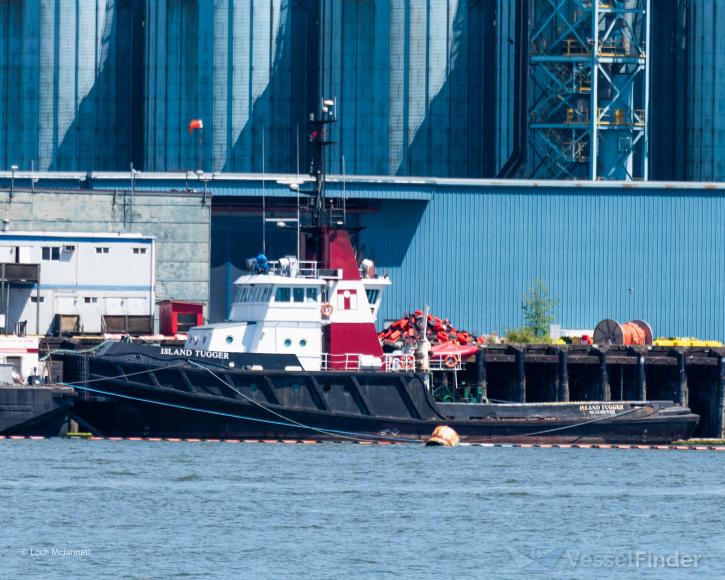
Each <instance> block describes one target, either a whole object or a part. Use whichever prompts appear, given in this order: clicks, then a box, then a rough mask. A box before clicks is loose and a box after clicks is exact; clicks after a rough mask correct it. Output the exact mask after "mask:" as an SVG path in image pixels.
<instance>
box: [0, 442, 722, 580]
mask: <svg viewBox="0 0 725 580" xmlns="http://www.w3.org/2000/svg"><path fill="white" fill-rule="evenodd" d="M0 454H2V464H1V465H2V477H1V478H0V578H3V579H4V578H115V577H123V578H331V579H338V578H396V579H397V578H401V577H404V578H436V579H439V578H450V577H459V578H492V577H493V578H499V577H501V578H521V577H544V578H545V577H556V578H562V577H563V578H601V577H604V576H607V577H622V578H625V577H627V578H628V577H632V576H633V575H642V576H645V577H651V578H682V577H687V576H690V575H691V576H695V575H696V576H698V577H707V578H725V540H723V520H724V517H723V516H724V515H725V484H724V483H723V481H724V480H725V469H724V468H723V466H724V464H725V454H719V453H717V452H695V451H685V452H676V451H633V450H596V449H592V450H589V449H512V448H481V447H459V448H455V449H442V448H423V447H418V446H379V447H377V446H360V445H353V444H332V443H328V444H323V445H316V446H306V445H282V444H278V445H265V444H232V443H161V442H159V443H157V442H130V441H121V442H114V441H69V440H45V441H0ZM695 563H696V564H697V567H695Z"/></svg>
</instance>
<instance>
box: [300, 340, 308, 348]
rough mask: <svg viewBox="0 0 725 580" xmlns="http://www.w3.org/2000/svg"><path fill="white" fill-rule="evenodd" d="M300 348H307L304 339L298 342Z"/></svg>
mask: <svg viewBox="0 0 725 580" xmlns="http://www.w3.org/2000/svg"><path fill="white" fill-rule="evenodd" d="M300 346H301V347H305V346H307V341H306V340H305V339H304V338H303V339H302V340H300Z"/></svg>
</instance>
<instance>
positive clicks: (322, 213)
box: [309, 99, 337, 228]
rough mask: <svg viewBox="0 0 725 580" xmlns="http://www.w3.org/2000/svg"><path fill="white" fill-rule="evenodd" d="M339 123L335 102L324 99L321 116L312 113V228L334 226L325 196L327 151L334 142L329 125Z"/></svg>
mask: <svg viewBox="0 0 725 580" xmlns="http://www.w3.org/2000/svg"><path fill="white" fill-rule="evenodd" d="M335 121H337V118H336V112H335V101H334V100H333V99H324V100H323V101H322V107H321V108H320V113H319V115H315V113H310V125H311V127H312V132H311V134H310V143H311V144H312V147H311V149H312V159H311V162H310V175H311V176H312V177H314V178H315V191H314V199H313V200H312V204H311V216H310V218H311V219H310V224H309V225H310V226H311V227H316V228H319V227H324V226H329V225H333V220H331V219H330V208H329V207H328V204H327V199H326V195H325V177H326V167H325V166H326V162H325V161H326V160H325V149H326V148H327V147H328V146H330V145H332V144H333V143H334V141H331V140H329V130H328V125H331V124H332V123H334V122H335Z"/></svg>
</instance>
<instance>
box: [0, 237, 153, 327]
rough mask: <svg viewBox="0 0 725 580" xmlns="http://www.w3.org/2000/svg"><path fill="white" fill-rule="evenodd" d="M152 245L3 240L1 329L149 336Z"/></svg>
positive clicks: (147, 240)
mask: <svg viewBox="0 0 725 580" xmlns="http://www.w3.org/2000/svg"><path fill="white" fill-rule="evenodd" d="M155 285H156V271H155V241H154V238H153V237H149V236H143V235H140V234H121V233H119V234H115V233H108V234H102V233H101V234H99V233H93V234H89V233H68V232H64V233H51V232H0V313H1V314H2V316H0V323H1V324H0V327H1V326H4V327H5V330H6V332H9V333H13V332H17V333H20V334H23V333H25V332H27V333H29V334H40V335H45V334H60V333H86V334H100V333H125V332H130V333H140V334H143V333H151V332H153V317H154V308H155Z"/></svg>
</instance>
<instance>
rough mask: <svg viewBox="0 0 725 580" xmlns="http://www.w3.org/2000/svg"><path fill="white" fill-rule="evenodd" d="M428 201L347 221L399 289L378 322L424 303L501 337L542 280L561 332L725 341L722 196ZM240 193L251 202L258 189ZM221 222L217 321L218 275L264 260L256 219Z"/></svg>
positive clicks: (536, 193)
mask: <svg viewBox="0 0 725 580" xmlns="http://www.w3.org/2000/svg"><path fill="white" fill-rule="evenodd" d="M381 187H384V184H381ZM391 187H392V186H391ZM407 187H408V188H409V189H411V190H417V189H418V187H419V186H416V185H415V184H411V185H408V186H407ZM430 188H431V190H432V191H430V193H432V196H431V197H432V199H430V201H424V200H419V201H415V200H410V199H408V200H385V199H383V200H380V199H378V200H370V201H368V202H367V204H368V205H367V207H368V210H367V211H363V212H358V213H354V214H349V215H351V216H353V223H357V224H359V225H362V226H364V227H365V229H364V230H363V231H362V233H361V238H360V239H361V244H362V248H363V253H364V254H365V255H366V256H367V257H371V258H373V259H374V260H375V262H376V265H377V269H378V271H379V272H382V271H387V272H388V273H389V274H390V277H391V278H392V280H393V287H392V289H391V290H389V291H387V292H388V294H387V295H386V298H385V301H384V304H383V309H382V311H381V316H382V317H383V318H388V319H391V318H397V317H399V316H401V315H402V313H403V312H404V311H406V310H407V311H410V310H412V309H415V308H420V307H422V306H423V305H424V304H426V303H428V304H429V305H430V306H431V308H432V310H433V312H436V313H438V314H441V315H444V316H446V317H448V318H450V319H451V320H453V321H454V322H455V323H456V324H458V325H460V326H463V327H466V328H469V329H472V330H476V331H478V332H493V331H498V332H500V333H503V332H505V331H506V329H510V328H515V327H518V326H519V325H520V324H521V323H522V320H521V297H522V294H523V293H524V292H525V291H526V290H527V289H528V288H529V287H530V285H531V284H532V282H533V280H534V279H535V278H537V277H540V278H542V279H543V280H544V281H545V283H546V284H547V285H548V287H549V288H550V290H551V293H552V295H553V296H554V297H556V298H558V299H559V300H560V304H559V306H558V307H557V308H556V311H555V316H556V321H557V322H558V323H560V324H562V325H563V326H564V327H566V328H589V329H592V328H593V327H594V326H595V325H596V324H597V322H599V320H601V319H603V318H614V319H616V320H620V321H627V320H632V319H644V320H647V321H648V322H650V323H651V324H652V326H653V329H654V332H655V333H656V334H657V335H658V336H673V335H674V336H699V337H702V338H712V339H719V340H725V303H723V300H722V297H723V295H724V294H725V228H723V222H724V219H725V189H722V188H721V189H717V190H709V189H702V190H684V189H672V188H671V187H665V186H662V187H661V188H653V189H644V188H637V189H630V188H627V189H625V188H606V187H592V188H581V187H579V188H564V187H541V186H540V185H539V186H537V187H534V186H532V185H526V184H523V183H519V184H513V185H511V186H510V187H503V186H500V185H499V186H493V185H490V186H485V185H480V186H465V187H464V186H454V185H445V184H443V185H441V184H439V185H435V186H430ZM238 189H239V192H240V193H242V194H244V193H245V192H246V193H247V194H252V195H257V194H258V187H257V185H255V184H254V183H253V182H249V183H244V184H239V185H238ZM427 189H428V187H426V190H427ZM328 191H329V192H330V193H332V194H333V195H334V194H335V193H334V192H337V193H338V194H339V191H340V184H335V185H334V186H331V187H330V188H329V190H328ZM215 199H216V200H217V202H219V201H220V200H221V199H222V198H221V197H215ZM226 199H227V200H229V199H230V198H226ZM358 203H360V202H358ZM222 205H224V206H226V203H225V204H222ZM220 207H221V206H220ZM247 211H249V210H247ZM222 214H223V217H222V218H221V221H219V220H220V218H219V217H213V218H212V255H213V256H214V257H215V261H214V274H213V276H212V304H214V303H215V301H216V303H217V305H218V308H217V309H216V310H214V309H213V312H217V313H218V312H223V305H224V303H225V300H226V298H225V296H226V289H225V286H224V280H225V276H226V274H225V273H226V272H228V271H229V272H231V274H230V275H229V279H230V280H231V279H232V278H233V277H234V275H235V274H237V273H238V272H239V270H238V269H236V268H242V267H243V258H245V257H249V256H253V255H256V253H258V251H259V248H260V242H259V238H260V235H259V226H258V225H257V226H256V230H255V231H256V232H257V233H256V234H254V235H252V237H251V238H250V237H249V232H252V231H253V230H254V227H255V221H254V220H256V222H257V223H258V224H259V223H261V219H260V216H256V217H250V214H249V213H247V214H245V215H244V216H242V217H239V218H237V217H234V215H232V214H229V213H224V212H223V211H222ZM217 215H219V214H217ZM355 220H357V221H355ZM234 231H237V232H240V231H244V232H247V233H246V234H239V235H235V234H233V232H234ZM274 235H277V236H280V235H287V239H289V233H288V234H280V233H279V232H278V231H270V232H269V236H274ZM230 236H231V237H230ZM268 239H270V238H268ZM230 243H232V245H231V246H229V244H230ZM245 243H246V245H245ZM229 248H231V249H229ZM286 251H293V250H290V249H288V250H286ZM227 256H232V262H233V263H231V266H230V269H227V266H226V261H227Z"/></svg>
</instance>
